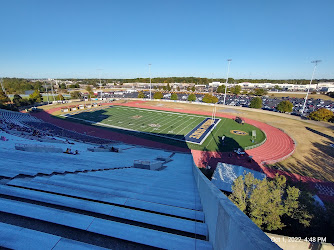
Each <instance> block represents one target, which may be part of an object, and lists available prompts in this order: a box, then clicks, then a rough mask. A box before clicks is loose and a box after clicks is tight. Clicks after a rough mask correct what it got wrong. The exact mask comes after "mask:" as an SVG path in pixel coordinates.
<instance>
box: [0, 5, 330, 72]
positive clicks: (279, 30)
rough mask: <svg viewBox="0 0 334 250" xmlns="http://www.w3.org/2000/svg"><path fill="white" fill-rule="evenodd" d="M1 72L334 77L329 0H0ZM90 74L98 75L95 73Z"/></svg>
mask: <svg viewBox="0 0 334 250" xmlns="http://www.w3.org/2000/svg"><path fill="white" fill-rule="evenodd" d="M0 9H1V14H0V31H1V33H0V76H4V77H6V76H7V77H27V78H43V77H47V78H65V77H74V78H85V77H87V78H90V77H91V78H98V77H99V74H101V77H102V78H135V77H148V76H149V73H148V64H149V63H151V64H152V66H151V72H152V77H159V76H160V77H165V76H198V77H209V78H211V77H215V78H216V77H226V71H227V61H226V60H227V59H228V58H232V62H231V67H230V77H234V78H271V79H290V78H305V79H310V78H311V74H312V70H313V64H311V61H312V60H315V59H321V60H322V62H321V63H320V64H319V66H318V68H317V71H316V78H334V19H333V10H334V1H333V0H303V1H302V0H269V1H268V0H233V1H231V0H230V1H226V0H220V1H210V0H208V1H204V0H202V1H197V0H192V1H190V0H165V1H162V0H141V1H138V0H80V1H79V0H50V1H45V0H43V1H34V0H22V1H19V0H1V1H0ZM97 69H102V70H100V71H98V70H97Z"/></svg>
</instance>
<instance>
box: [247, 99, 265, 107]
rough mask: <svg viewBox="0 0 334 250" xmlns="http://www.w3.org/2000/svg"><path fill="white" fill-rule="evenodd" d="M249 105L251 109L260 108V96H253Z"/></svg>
mask: <svg viewBox="0 0 334 250" xmlns="http://www.w3.org/2000/svg"><path fill="white" fill-rule="evenodd" d="M249 107H250V108H253V109H260V108H262V99H261V97H254V98H253V99H252V100H251V102H250V105H249Z"/></svg>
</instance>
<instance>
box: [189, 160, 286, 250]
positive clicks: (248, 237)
mask: <svg viewBox="0 0 334 250" xmlns="http://www.w3.org/2000/svg"><path fill="white" fill-rule="evenodd" d="M193 174H194V178H195V180H196V184H197V188H198V191H199V195H200V197H201V202H202V206H203V211H204V213H205V222H206V224H207V226H208V230H209V241H210V242H211V243H212V246H213V248H214V249H234V250H238V249H240V250H241V249H242V250H243V249H247V250H259V249H261V250H262V249H271V250H275V249H280V248H279V247H278V246H277V245H276V244H275V243H273V242H272V241H271V240H270V238H269V237H268V236H267V235H266V234H265V233H264V232H263V231H262V230H261V229H260V228H259V227H258V226H256V225H255V224H254V223H253V222H252V221H251V220H250V219H249V218H248V217H247V216H246V215H245V214H244V213H243V212H241V211H240V210H239V209H238V208H237V207H236V206H235V205H234V204H233V203H232V202H231V201H230V200H229V199H228V198H227V197H226V196H225V195H224V194H223V193H222V192H221V191H220V190H219V189H218V188H217V187H216V186H214V185H213V184H212V183H211V182H210V181H209V180H208V179H207V178H206V177H205V176H204V175H203V174H202V172H201V171H200V170H199V169H198V168H197V167H196V165H195V164H193Z"/></svg>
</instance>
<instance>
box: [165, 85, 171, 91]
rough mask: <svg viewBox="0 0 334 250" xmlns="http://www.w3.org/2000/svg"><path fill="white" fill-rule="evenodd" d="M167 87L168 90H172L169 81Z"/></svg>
mask: <svg viewBox="0 0 334 250" xmlns="http://www.w3.org/2000/svg"><path fill="white" fill-rule="evenodd" d="M166 89H167V90H168V91H171V89H172V88H171V86H170V85H169V83H167V87H166Z"/></svg>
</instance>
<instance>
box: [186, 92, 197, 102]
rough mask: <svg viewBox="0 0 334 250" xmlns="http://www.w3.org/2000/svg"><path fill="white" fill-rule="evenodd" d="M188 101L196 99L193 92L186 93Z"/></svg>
mask: <svg viewBox="0 0 334 250" xmlns="http://www.w3.org/2000/svg"><path fill="white" fill-rule="evenodd" d="M188 101H189V102H194V101H196V95H195V94H190V95H188Z"/></svg>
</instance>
